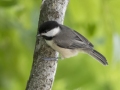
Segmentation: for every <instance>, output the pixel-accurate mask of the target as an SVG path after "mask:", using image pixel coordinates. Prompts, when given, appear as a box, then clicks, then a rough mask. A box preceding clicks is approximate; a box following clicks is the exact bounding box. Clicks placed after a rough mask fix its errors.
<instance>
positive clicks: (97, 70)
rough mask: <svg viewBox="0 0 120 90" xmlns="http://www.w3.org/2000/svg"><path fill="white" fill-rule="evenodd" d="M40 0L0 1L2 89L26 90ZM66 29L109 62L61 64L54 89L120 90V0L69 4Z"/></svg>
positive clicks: (85, 0)
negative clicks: (84, 40)
mask: <svg viewBox="0 0 120 90" xmlns="http://www.w3.org/2000/svg"><path fill="white" fill-rule="evenodd" d="M40 5H41V0H0V90H25V87H26V83H27V80H28V78H29V74H30V70H31V65H32V61H33V52H34V47H35V39H36V38H35V37H36V32H37V26H38V17H39V11H40ZM64 24H65V25H66V26H69V27H71V28H73V29H74V30H77V31H78V32H80V33H81V34H82V35H84V36H85V37H86V38H87V39H89V41H91V42H92V43H93V44H94V46H95V49H97V50H98V51H99V52H101V53H102V54H103V55H104V56H105V57H106V58H107V60H108V63H109V65H108V66H103V65H102V64H101V63H99V62H98V61H96V60H95V59H93V58H92V57H90V56H88V55H86V54H79V55H78V56H76V57H73V58H70V59H66V60H64V61H63V60H59V63H58V68H57V72H56V77H55V82H54V84H53V89H52V90H120V0H70V2H69V5H68V8H67V11H66V16H65V21H64Z"/></svg>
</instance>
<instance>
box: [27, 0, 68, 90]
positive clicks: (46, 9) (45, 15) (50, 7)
mask: <svg viewBox="0 0 120 90" xmlns="http://www.w3.org/2000/svg"><path fill="white" fill-rule="evenodd" d="M68 2H69V0H43V1H42V5H41V11H40V17H39V23H38V27H39V26H40V24H41V23H43V22H45V21H48V20H54V21H57V22H58V23H61V24H62V23H63V20H64V16H65V11H66V7H67V5H68ZM43 57H58V53H57V52H56V51H54V50H53V49H51V48H50V47H49V46H48V45H47V44H46V43H45V41H44V40H43V38H36V45H35V51H34V57H33V65H32V70H31V74H30V77H29V80H28V83H27V86H26V90H51V88H52V84H53V81H54V77H55V73H56V69H57V61H55V60H53V61H45V60H43Z"/></svg>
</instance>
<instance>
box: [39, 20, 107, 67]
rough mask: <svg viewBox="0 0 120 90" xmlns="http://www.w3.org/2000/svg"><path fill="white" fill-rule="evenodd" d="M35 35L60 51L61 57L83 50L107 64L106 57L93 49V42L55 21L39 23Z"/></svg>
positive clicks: (70, 55) (67, 56) (73, 54)
mask: <svg viewBox="0 0 120 90" xmlns="http://www.w3.org/2000/svg"><path fill="white" fill-rule="evenodd" d="M37 36H42V37H43V38H44V39H45V41H46V43H47V44H48V45H49V46H50V47H52V48H53V49H54V50H56V51H58V52H59V53H60V55H61V57H62V58H69V57H72V56H75V55H77V54H78V53H79V52H81V51H83V52H85V53H87V54H89V55H91V56H92V57H93V58H95V59H97V60H98V61H99V62H101V63H102V64H103V65H107V64H108V63H107V60H106V58H105V57H104V56H103V55H102V54H100V53H99V52H97V51H96V50H94V48H93V44H92V43H91V42H89V41H88V40H87V39H86V38H85V37H84V36H83V35H81V34H80V33H78V32H76V31H74V30H72V29H70V28H69V27H66V26H64V25H61V24H59V23H57V22H56V21H47V22H44V23H43V24H41V26H40V27H39V32H38V35H37Z"/></svg>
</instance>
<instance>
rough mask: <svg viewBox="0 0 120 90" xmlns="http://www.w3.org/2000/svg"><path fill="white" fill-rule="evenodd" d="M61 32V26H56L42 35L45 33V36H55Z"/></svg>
mask: <svg viewBox="0 0 120 90" xmlns="http://www.w3.org/2000/svg"><path fill="white" fill-rule="evenodd" d="M59 32H60V28H59V27H56V28H54V29H52V30H50V31H48V32H47V33H42V34H41V35H45V36H55V35H57V34H58V33H59Z"/></svg>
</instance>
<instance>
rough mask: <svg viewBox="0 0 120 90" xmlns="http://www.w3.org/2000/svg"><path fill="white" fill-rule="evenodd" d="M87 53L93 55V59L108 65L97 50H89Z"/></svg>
mask: <svg viewBox="0 0 120 90" xmlns="http://www.w3.org/2000/svg"><path fill="white" fill-rule="evenodd" d="M87 53H88V54H89V55H91V56H92V57H94V58H95V59H97V60H98V61H99V62H101V63H102V64H103V65H108V63H107V60H106V58H105V57H104V56H103V55H102V54H100V53H99V52H97V51H96V50H90V51H89V52H87Z"/></svg>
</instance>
